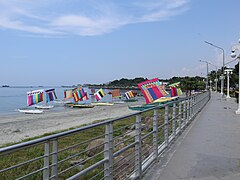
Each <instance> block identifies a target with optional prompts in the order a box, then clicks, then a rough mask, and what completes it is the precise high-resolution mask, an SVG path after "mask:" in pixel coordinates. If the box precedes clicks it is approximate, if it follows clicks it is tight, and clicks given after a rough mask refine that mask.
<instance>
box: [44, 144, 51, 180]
mask: <svg viewBox="0 0 240 180" xmlns="http://www.w3.org/2000/svg"><path fill="white" fill-rule="evenodd" d="M49 158H50V141H47V142H46V143H45V144H44V168H45V169H44V170H43V180H46V179H49V175H50V169H49V163H50V159H49Z"/></svg>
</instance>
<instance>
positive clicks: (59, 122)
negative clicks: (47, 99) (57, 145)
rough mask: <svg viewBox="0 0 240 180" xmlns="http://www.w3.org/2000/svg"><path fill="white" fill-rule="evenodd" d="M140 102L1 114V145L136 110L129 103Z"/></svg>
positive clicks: (138, 102) (134, 103) (133, 103)
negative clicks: (130, 107)
mask: <svg viewBox="0 0 240 180" xmlns="http://www.w3.org/2000/svg"><path fill="white" fill-rule="evenodd" d="M143 103H144V102H143V101H137V102H132V103H124V104H114V105H113V106H95V107H94V108H85V109H77V108H74V109H71V108H66V109H64V110H63V111H58V112H57V111H51V110H49V111H46V112H44V113H43V114H21V113H19V114H17V115H10V116H0V146H2V145H3V144H6V143H12V142H19V141H21V140H24V139H26V138H30V137H36V136H39V135H43V134H45V133H51V132H54V131H58V130H65V129H68V128H71V127H76V126H80V125H82V124H89V123H92V122H93V121H96V120H106V119H111V118H116V117H121V116H124V115H129V114H131V113H135V112H136V111H132V110H130V109H129V108H128V105H136V104H143Z"/></svg>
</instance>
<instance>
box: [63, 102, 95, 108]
mask: <svg viewBox="0 0 240 180" xmlns="http://www.w3.org/2000/svg"><path fill="white" fill-rule="evenodd" d="M65 106H67V107H71V108H93V107H94V105H91V104H74V103H67V104H65Z"/></svg>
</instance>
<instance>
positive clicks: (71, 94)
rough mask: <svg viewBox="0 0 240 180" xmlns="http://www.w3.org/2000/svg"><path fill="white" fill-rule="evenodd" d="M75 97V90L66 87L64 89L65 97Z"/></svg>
mask: <svg viewBox="0 0 240 180" xmlns="http://www.w3.org/2000/svg"><path fill="white" fill-rule="evenodd" d="M70 98H73V90H72V89H65V90H64V99H65V100H67V99H70Z"/></svg>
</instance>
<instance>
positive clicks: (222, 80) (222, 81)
mask: <svg viewBox="0 0 240 180" xmlns="http://www.w3.org/2000/svg"><path fill="white" fill-rule="evenodd" d="M204 42H205V43H207V44H209V45H211V46H213V47H215V48H218V49H220V50H222V54H223V66H222V76H223V73H224V66H225V62H224V61H225V51H224V49H223V48H222V47H219V46H217V45H215V44H213V43H211V42H208V41H204ZM223 83H224V78H221V94H222V95H224V94H223Z"/></svg>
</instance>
